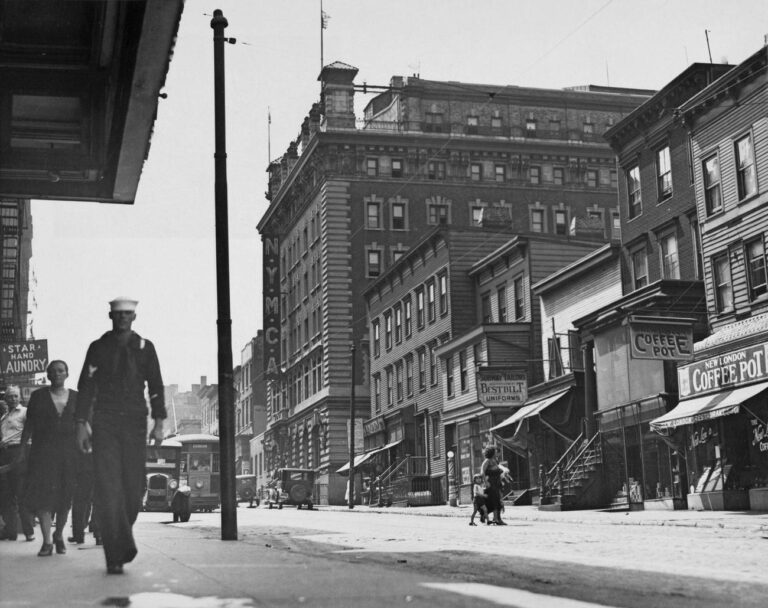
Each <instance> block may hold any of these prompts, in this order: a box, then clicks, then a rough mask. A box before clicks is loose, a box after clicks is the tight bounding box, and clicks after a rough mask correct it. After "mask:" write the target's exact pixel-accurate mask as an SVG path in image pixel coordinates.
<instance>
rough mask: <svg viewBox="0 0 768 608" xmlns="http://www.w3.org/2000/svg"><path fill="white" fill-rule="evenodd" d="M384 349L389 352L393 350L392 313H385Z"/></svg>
mask: <svg viewBox="0 0 768 608" xmlns="http://www.w3.org/2000/svg"><path fill="white" fill-rule="evenodd" d="M384 348H386V349H387V350H390V349H391V348H392V313H391V312H390V311H387V312H385V313H384Z"/></svg>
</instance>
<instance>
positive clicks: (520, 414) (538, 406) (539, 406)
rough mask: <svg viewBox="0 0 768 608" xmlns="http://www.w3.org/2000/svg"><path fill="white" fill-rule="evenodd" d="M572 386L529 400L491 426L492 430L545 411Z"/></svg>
mask: <svg viewBox="0 0 768 608" xmlns="http://www.w3.org/2000/svg"><path fill="white" fill-rule="evenodd" d="M570 390H571V389H570V388H567V389H565V390H564V391H560V392H558V393H554V394H552V395H549V396H547V397H543V398H541V399H535V400H531V401H527V402H526V403H525V404H524V405H523V407H521V408H520V409H519V410H517V411H516V412H515V413H514V414H512V415H511V416H510V417H509V418H507V419H506V420H502V421H501V422H500V423H499V424H497V425H496V426H494V427H491V429H490V430H491V431H498V430H500V429H503V428H505V427H508V426H512V425H513V424H515V423H516V422H518V421H520V420H523V419H525V418H528V417H529V416H535V415H537V414H539V413H540V412H543V411H544V410H545V409H547V408H548V407H549V406H550V405H552V404H553V403H555V402H557V401H559V400H560V399H561V398H562V397H565V395H566V394H567V393H568V391H570Z"/></svg>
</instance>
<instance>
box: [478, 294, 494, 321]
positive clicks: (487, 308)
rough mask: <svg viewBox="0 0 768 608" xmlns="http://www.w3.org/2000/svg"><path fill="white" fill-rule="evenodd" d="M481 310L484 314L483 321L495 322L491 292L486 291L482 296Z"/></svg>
mask: <svg viewBox="0 0 768 608" xmlns="http://www.w3.org/2000/svg"><path fill="white" fill-rule="evenodd" d="M480 310H481V311H482V315H483V323H493V317H492V316H491V294H490V293H484V294H483V295H481V296H480Z"/></svg>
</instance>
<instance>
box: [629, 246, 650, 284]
mask: <svg viewBox="0 0 768 608" xmlns="http://www.w3.org/2000/svg"><path fill="white" fill-rule="evenodd" d="M646 285H648V256H647V254H646V252H645V249H639V250H638V251H635V252H634V253H633V254H632V287H633V289H640V288H641V287H645V286H646Z"/></svg>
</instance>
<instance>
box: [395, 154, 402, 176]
mask: <svg viewBox="0 0 768 608" xmlns="http://www.w3.org/2000/svg"><path fill="white" fill-rule="evenodd" d="M392 177H403V159H401V158H393V159H392Z"/></svg>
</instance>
